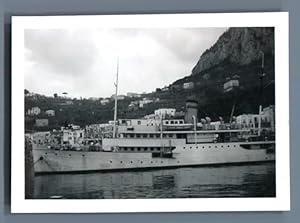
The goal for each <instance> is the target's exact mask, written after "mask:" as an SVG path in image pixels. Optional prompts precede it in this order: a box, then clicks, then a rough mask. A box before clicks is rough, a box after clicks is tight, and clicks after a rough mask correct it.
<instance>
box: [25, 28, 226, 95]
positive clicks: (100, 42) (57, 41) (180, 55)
mask: <svg viewBox="0 0 300 223" xmlns="http://www.w3.org/2000/svg"><path fill="white" fill-rule="evenodd" d="M225 30H226V28H170V29H166V28H157V29H153V28H152V29H27V30H25V40H24V47H25V55H24V59H25V68H24V69H25V73H24V74H25V88H26V89H27V90H29V91H30V92H34V93H38V94H43V95H48V96H53V94H54V93H57V94H58V95H62V93H63V92H67V93H68V96H69V97H72V98H75V97H76V98H80V97H82V98H89V97H110V96H111V95H112V94H114V92H115V87H114V82H115V79H116V72H117V61H119V94H126V93H127V92H135V93H143V92H147V93H148V92H152V91H154V90H155V89H156V88H162V87H164V86H167V85H169V84H171V83H173V82H174V81H176V80H177V79H179V78H183V77H185V76H187V75H190V74H191V71H192V68H193V67H194V66H195V65H196V63H197V61H198V60H199V58H200V56H201V54H202V53H203V52H204V51H205V50H206V49H208V48H209V47H211V46H212V45H213V44H214V43H215V42H216V41H217V40H218V38H219V36H220V35H221V34H222V33H223V32H224V31H225Z"/></svg>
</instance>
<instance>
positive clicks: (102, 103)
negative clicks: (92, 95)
mask: <svg viewBox="0 0 300 223" xmlns="http://www.w3.org/2000/svg"><path fill="white" fill-rule="evenodd" d="M100 103H101V105H106V104H108V103H109V99H108V98H105V99H102V100H100Z"/></svg>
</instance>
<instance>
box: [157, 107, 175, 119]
mask: <svg viewBox="0 0 300 223" xmlns="http://www.w3.org/2000/svg"><path fill="white" fill-rule="evenodd" d="M175 113H176V109H175V108H160V109H157V110H155V111H154V114H155V115H156V116H159V117H162V118H166V117H167V116H168V117H174V116H175Z"/></svg>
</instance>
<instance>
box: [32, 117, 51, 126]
mask: <svg viewBox="0 0 300 223" xmlns="http://www.w3.org/2000/svg"><path fill="white" fill-rule="evenodd" d="M48 124H49V121H48V119H47V118H43V119H36V120H35V126H37V127H45V126H48Z"/></svg>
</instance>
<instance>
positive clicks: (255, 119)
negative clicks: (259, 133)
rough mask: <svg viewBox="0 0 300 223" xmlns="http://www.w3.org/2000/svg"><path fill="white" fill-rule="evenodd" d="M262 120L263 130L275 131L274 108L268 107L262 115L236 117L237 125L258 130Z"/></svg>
mask: <svg viewBox="0 0 300 223" xmlns="http://www.w3.org/2000/svg"><path fill="white" fill-rule="evenodd" d="M259 118H261V126H262V128H264V127H267V128H271V129H272V130H275V113H274V106H269V107H266V108H264V109H263V110H262V112H261V115H260V116H259V114H242V115H239V116H237V117H236V122H237V124H240V125H241V126H242V127H250V128H257V127H258V123H259Z"/></svg>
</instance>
